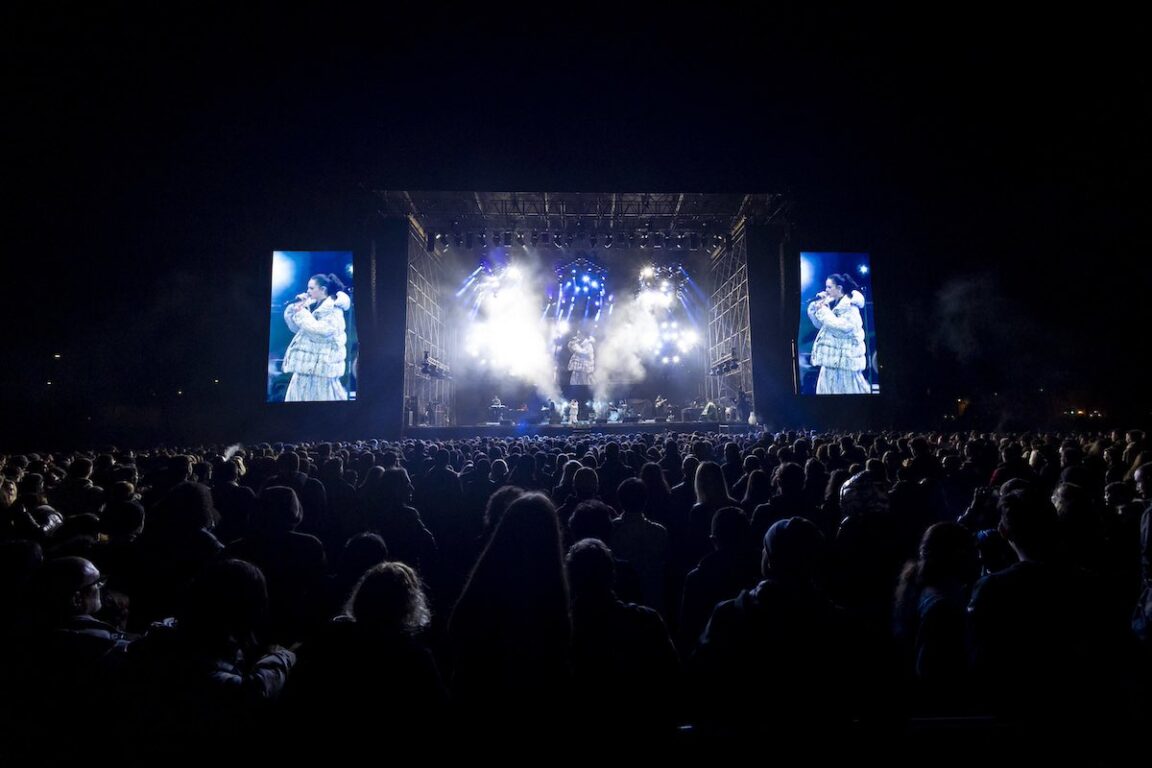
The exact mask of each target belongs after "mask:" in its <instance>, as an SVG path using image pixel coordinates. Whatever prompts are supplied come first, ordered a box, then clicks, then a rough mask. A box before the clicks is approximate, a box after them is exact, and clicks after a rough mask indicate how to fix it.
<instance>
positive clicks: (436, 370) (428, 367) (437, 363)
mask: <svg viewBox="0 0 1152 768" xmlns="http://www.w3.org/2000/svg"><path fill="white" fill-rule="evenodd" d="M420 375H421V376H423V377H425V378H429V379H451V378H452V373H451V369H450V368H449V367H448V364H447V363H445V362H443V361H441V360H437V359H436V358H434V357H432V355H431V354H430V353H429V352H428V350H424V361H423V362H422V363H421V364H420Z"/></svg>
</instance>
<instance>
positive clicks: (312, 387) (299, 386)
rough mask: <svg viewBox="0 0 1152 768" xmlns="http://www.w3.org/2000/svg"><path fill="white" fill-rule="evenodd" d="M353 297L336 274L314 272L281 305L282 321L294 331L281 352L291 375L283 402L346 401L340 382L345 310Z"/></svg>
mask: <svg viewBox="0 0 1152 768" xmlns="http://www.w3.org/2000/svg"><path fill="white" fill-rule="evenodd" d="M351 306H352V299H351V298H350V297H349V296H348V294H347V293H345V292H344V284H343V283H341V282H340V278H338V277H336V275H313V276H312V277H310V278H309V279H308V290H307V291H306V292H305V293H302V294H300V295H299V296H298V297H297V301H294V302H291V303H290V304H288V306H287V307H285V308H284V322H285V323H287V324H288V330H290V331H292V333H294V334H296V335H295V336H294V337H293V338H292V341H291V342H290V343H289V344H288V349H287V351H286V352H285V353H284V366H283V370H284V372H285V373H291V374H292V381H290V382H289V383H288V390H287V392H285V393H284V402H286V403H291V402H306V401H315V400H347V399H348V391H347V390H345V389H344V385H343V384H341V383H340V379H341V377H343V376H344V372H345V368H346V367H347V363H346V361H347V359H348V334H347V333H346V332H345V324H344V313H345V312H347V311H348V310H349V309H350V308H351Z"/></svg>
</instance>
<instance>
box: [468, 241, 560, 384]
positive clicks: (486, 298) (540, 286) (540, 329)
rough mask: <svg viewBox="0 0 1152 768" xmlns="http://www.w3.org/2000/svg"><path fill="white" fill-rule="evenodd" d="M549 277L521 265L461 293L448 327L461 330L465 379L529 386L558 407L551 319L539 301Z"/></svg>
mask: <svg viewBox="0 0 1152 768" xmlns="http://www.w3.org/2000/svg"><path fill="white" fill-rule="evenodd" d="M552 280H553V278H552V275H551V274H548V273H546V272H544V271H543V270H541V269H540V268H537V267H533V265H531V264H529V263H526V262H523V261H520V262H517V264H516V266H515V269H509V270H505V271H504V272H503V273H502V274H501V275H499V276H491V275H490V276H483V277H480V278H478V279H477V280H476V281H475V283H474V284H473V285H472V286H471V289H470V290H469V291H467V292H465V293H464V294H463V295H462V296H461V299H462V301H461V302H459V305H458V307H457V310H456V313H455V316H454V317H452V318H450V319H449V320H448V324H449V325H454V327H457V328H461V329H464V330H463V334H464V338H463V343H462V349H463V350H464V354H463V355H462V356H461V360H460V362H459V366H458V368H459V370H460V371H461V373H464V374H477V373H480V372H483V371H486V370H487V371H494V372H495V373H497V374H498V375H507V376H511V377H513V378H516V379H519V380H521V381H524V382H527V383H529V384H531V385H532V386H533V387H535V388H536V390H537V392H539V393H540V394H541V395H542V396H544V397H550V398H552V399H553V400H556V401H560V400H561V399H562V398H563V396H562V393H561V391H560V387H559V386H558V384H557V382H556V370H555V365H556V363H555V358H554V356H553V343H554V342H553V340H552V323H551V317H550V316H548V317H542V316H541V306H540V297H541V296H542V295H543V292H544V288H545V286H546V285H547V284H548V283H550V282H551V281H552Z"/></svg>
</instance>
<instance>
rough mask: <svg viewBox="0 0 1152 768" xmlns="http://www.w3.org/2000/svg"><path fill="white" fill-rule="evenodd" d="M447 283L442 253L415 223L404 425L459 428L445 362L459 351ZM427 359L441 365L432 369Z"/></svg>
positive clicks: (411, 248)
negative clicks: (444, 297) (443, 301)
mask: <svg viewBox="0 0 1152 768" xmlns="http://www.w3.org/2000/svg"><path fill="white" fill-rule="evenodd" d="M443 285H444V277H443V264H442V262H441V258H440V255H439V254H437V253H435V252H434V251H428V250H426V249H425V247H424V233H423V232H422V231H421V230H420V228H419V227H418V226H416V225H413V226H412V227H411V228H410V236H409V238H408V313H407V314H408V317H407V323H406V328H407V330H406V332H405V335H404V426H405V427H411V426H415V425H417V424H421V423H424V424H430V425H431V426H448V425H451V424H455V423H456V420H455V412H454V410H453V403H452V394H453V392H452V389H453V386H452V380H451V379H450V378H445V375H449V376H450V375H451V370H450V369H447V370H446V369H445V366H444V364H443V361H446V360H448V359H449V350H450V349H453V348H455V344H453V343H452V338H451V337H452V334H453V333H454V330H455V329H451V328H448V327H446V325H445V320H446V317H445V312H444V309H443V308H442V307H441V305H440V297H441V294H442V286H443ZM428 360H432V361H435V363H436V364H434V365H431V366H429V365H428V364H427V361H428Z"/></svg>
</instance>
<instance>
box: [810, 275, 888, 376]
mask: <svg viewBox="0 0 1152 768" xmlns="http://www.w3.org/2000/svg"><path fill="white" fill-rule="evenodd" d="M863 308H864V295H863V294H862V293H860V289H859V286H858V285H857V284H856V281H855V280H853V279H852V276H851V275H849V274H847V273H844V274H831V275H828V279H827V280H825V281H824V290H823V291H821V292H820V293H818V294H816V298H815V299H813V300H812V301H811V302H810V303H809V304H808V319H809V320H811V321H812V325H814V326H816V328H817V333H816V340H815V341H814V342H813V343H812V358H811V360H812V365H813V366H816V367H818V368H820V377H819V378H818V379H817V380H816V394H818V395H868V394H871V393H872V388H871V386H869V384H868V381H867V380H866V379H865V378H864V374H863V371H864V369H865V368H867V367H868V355H867V351H866V350H865V347H864V321H863V319H862V318H861V316H860V310H861V309H863Z"/></svg>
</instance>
